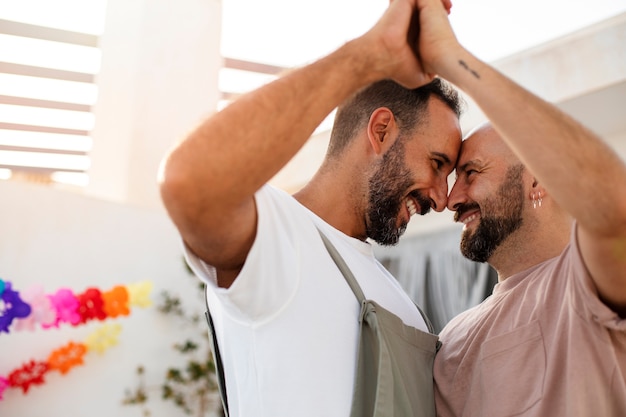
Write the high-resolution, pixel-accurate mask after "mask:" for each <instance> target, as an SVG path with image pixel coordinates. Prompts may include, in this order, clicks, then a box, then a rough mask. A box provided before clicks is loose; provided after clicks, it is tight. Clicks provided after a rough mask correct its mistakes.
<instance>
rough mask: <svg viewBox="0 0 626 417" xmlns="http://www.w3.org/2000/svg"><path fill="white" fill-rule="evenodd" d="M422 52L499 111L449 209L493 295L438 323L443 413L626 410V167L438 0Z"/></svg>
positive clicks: (462, 162) (480, 134)
mask: <svg viewBox="0 0 626 417" xmlns="http://www.w3.org/2000/svg"><path fill="white" fill-rule="evenodd" d="M418 9H419V13H420V33H419V45H418V46H419V48H418V55H419V57H420V60H421V63H422V65H423V68H424V71H425V72H427V73H433V74H438V75H439V76H440V77H442V78H445V79H446V80H448V81H450V82H451V83H453V84H454V85H455V86H457V87H458V88H460V89H461V90H463V91H464V92H465V93H466V94H468V95H469V96H470V97H471V98H472V99H473V100H474V102H476V104H477V105H478V106H479V107H480V108H481V109H482V110H483V112H484V113H485V115H486V116H487V117H488V119H489V120H490V123H489V124H485V125H482V126H480V127H478V128H477V129H476V130H475V131H474V132H472V133H471V134H470V135H469V138H467V139H466V140H465V141H464V142H463V144H462V147H461V151H460V154H459V158H458V160H457V164H456V171H457V180H456V183H455V185H454V187H453V189H452V190H451V191H450V195H449V197H448V208H449V209H450V210H454V211H456V213H455V218H456V221H458V222H462V223H463V224H464V230H463V236H462V242H461V250H462V252H463V254H464V255H465V256H467V257H468V258H470V259H472V260H474V261H479V262H488V263H489V264H491V265H492V266H493V267H494V268H495V269H496V270H497V272H498V276H499V282H498V284H497V285H496V287H495V289H494V292H493V294H492V295H491V296H490V297H489V298H487V299H486V300H485V301H484V302H483V303H482V304H480V305H478V306H476V307H474V308H472V309H470V310H469V311H466V312H464V313H462V314H460V315H459V316H457V317H456V318H454V319H453V320H452V321H451V322H450V323H449V324H448V325H447V326H446V327H445V328H444V330H443V331H442V332H441V334H440V340H441V342H442V347H441V349H440V351H439V353H438V354H437V356H436V358H435V366H434V377H435V383H436V387H435V396H436V405H437V414H438V415H439V416H442V417H447V416H464V417H470V416H471V417H489V416H497V417H504V416H524V417H530V416H533V417H538V416H563V417H576V416H581V417H582V416H620V417H621V416H626V164H625V163H624V161H623V160H622V159H620V157H619V156H618V155H617V154H616V153H615V152H614V151H613V150H612V149H611V148H610V147H609V146H607V145H606V144H605V143H604V142H603V141H602V140H601V139H600V138H598V137H597V136H596V135H595V134H594V133H593V132H591V131H589V130H588V129H587V128H585V127H584V126H581V124H580V123H578V122H577V121H575V120H573V119H572V118H571V117H569V116H567V115H566V114H564V113H563V112H561V111H560V110H559V109H558V108H557V107H555V106H553V105H552V104H550V103H547V102H545V101H543V100H542V99H540V98H538V97H537V96H535V95H533V94H532V93H530V92H528V91H526V90H525V89H524V88H522V87H521V86H519V85H517V84H516V83H514V82H513V81H511V80H509V79H508V78H507V77H505V76H504V75H502V74H500V73H499V72H498V71H497V70H495V69H494V68H492V67H491V66H489V65H488V64H486V63H484V62H482V61H480V60H479V59H477V58H476V57H475V56H473V55H472V54H471V53H469V52H468V51H467V50H465V48H463V47H462V46H461V45H460V44H459V42H458V41H457V39H456V37H455V35H454V33H453V31H452V29H451V27H450V24H449V21H448V19H447V16H446V13H445V12H444V11H443V8H442V7H441V5H440V3H439V2H438V1H437V0H418Z"/></svg>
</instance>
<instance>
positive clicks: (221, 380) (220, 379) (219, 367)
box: [204, 284, 229, 417]
mask: <svg viewBox="0 0 626 417" xmlns="http://www.w3.org/2000/svg"><path fill="white" fill-rule="evenodd" d="M204 302H205V304H206V311H205V312H204V315H205V317H206V321H207V324H208V325H209V338H210V339H211V346H212V347H213V356H214V358H213V359H214V360H215V373H216V374H217V387H218V388H219V391H220V398H221V399H222V408H223V409H224V416H225V417H228V415H229V412H228V395H227V394H226V379H225V377H224V364H223V363H222V355H221V354H220V347H219V346H218V344H217V334H216V333H215V325H214V324H213V317H212V316H211V312H210V311H209V301H208V298H207V286H206V284H204Z"/></svg>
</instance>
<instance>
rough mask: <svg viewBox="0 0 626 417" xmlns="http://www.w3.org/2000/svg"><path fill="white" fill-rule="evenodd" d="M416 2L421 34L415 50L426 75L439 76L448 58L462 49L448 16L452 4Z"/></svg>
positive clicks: (445, 1)
mask: <svg viewBox="0 0 626 417" xmlns="http://www.w3.org/2000/svg"><path fill="white" fill-rule="evenodd" d="M416 1H417V16H418V17H417V19H416V22H415V24H417V25H418V27H419V34H418V36H417V39H416V41H415V50H416V53H417V56H418V60H419V61H420V63H421V66H422V68H423V69H424V71H425V72H426V73H429V74H433V75H434V74H439V73H440V70H441V68H442V67H443V64H444V62H445V60H446V58H447V57H449V56H454V51H455V50H457V49H458V48H462V47H461V45H460V44H459V42H458V40H457V39H456V36H455V35H454V31H453V30H452V26H451V25H450V21H449V19H448V16H447V15H448V14H449V13H450V7H451V6H452V4H451V3H450V2H449V0H416ZM413 30H415V29H413Z"/></svg>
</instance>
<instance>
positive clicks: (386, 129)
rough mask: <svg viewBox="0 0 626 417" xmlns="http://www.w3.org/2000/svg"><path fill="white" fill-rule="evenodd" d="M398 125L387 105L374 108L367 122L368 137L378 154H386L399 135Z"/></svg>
mask: <svg viewBox="0 0 626 417" xmlns="http://www.w3.org/2000/svg"><path fill="white" fill-rule="evenodd" d="M397 133H398V126H397V124H396V120H395V118H394V117H393V113H392V112H391V110H389V109H388V108H386V107H379V108H377V109H376V110H374V111H373V112H372V114H371V116H370V120H369V123H368V124H367V137H368V139H369V142H370V146H371V147H372V150H373V151H374V153H375V154H376V155H382V154H384V153H385V152H386V151H387V149H389V148H390V147H391V145H392V144H393V142H394V141H395V140H396V138H397V137H398V134H397Z"/></svg>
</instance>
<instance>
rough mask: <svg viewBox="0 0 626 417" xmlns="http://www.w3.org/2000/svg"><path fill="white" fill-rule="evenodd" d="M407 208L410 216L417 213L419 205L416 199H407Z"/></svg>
mask: <svg viewBox="0 0 626 417" xmlns="http://www.w3.org/2000/svg"><path fill="white" fill-rule="evenodd" d="M406 208H407V210H409V217H412V216H413V215H415V214H417V206H416V205H415V201H413V199H412V198H407V199H406Z"/></svg>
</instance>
